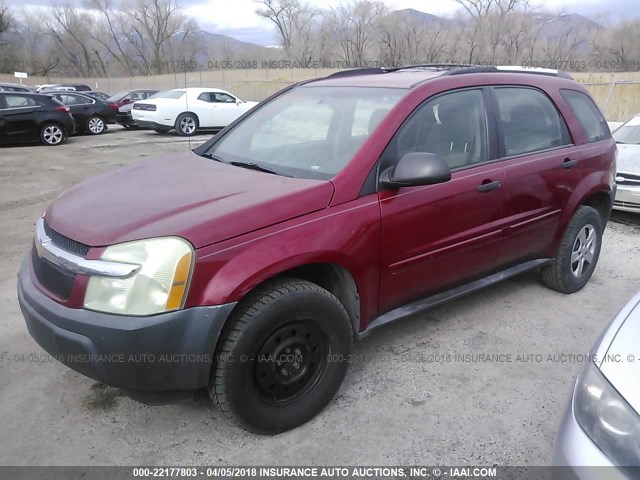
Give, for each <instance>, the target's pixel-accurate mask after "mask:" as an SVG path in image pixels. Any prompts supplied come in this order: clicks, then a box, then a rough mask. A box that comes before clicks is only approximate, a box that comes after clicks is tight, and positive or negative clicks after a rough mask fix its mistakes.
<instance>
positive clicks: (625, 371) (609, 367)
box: [598, 294, 640, 414]
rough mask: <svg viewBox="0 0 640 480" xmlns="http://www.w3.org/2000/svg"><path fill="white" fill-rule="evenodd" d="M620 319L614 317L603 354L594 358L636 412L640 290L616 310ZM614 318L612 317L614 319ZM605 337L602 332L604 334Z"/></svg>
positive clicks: (639, 395)
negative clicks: (620, 320) (609, 337)
mask: <svg viewBox="0 0 640 480" xmlns="http://www.w3.org/2000/svg"><path fill="white" fill-rule="evenodd" d="M621 316H622V317H624V318H622V320H623V323H622V324H620V322H616V321H614V322H613V323H612V327H614V328H616V327H618V326H619V328H617V331H616V332H615V333H614V335H615V336H613V340H611V343H610V345H609V348H608V349H607V352H606V357H604V358H600V359H598V361H599V362H602V363H601V364H600V371H601V372H602V374H603V375H604V376H605V377H607V380H609V382H610V383H611V385H613V386H614V388H615V389H616V390H617V391H618V393H620V395H622V396H623V397H624V398H625V399H626V401H627V402H628V403H629V405H631V407H632V408H633V409H634V410H635V411H636V412H637V413H638V414H640V357H639V356H638V355H640V351H639V349H638V338H640V294H638V295H636V297H635V298H634V299H633V300H632V301H631V302H630V303H629V304H628V305H627V306H626V307H625V308H624V309H623V310H622V311H621V312H620V315H619V317H618V318H620V317H621ZM618 318H617V319H616V320H618ZM605 338H606V335H605Z"/></svg>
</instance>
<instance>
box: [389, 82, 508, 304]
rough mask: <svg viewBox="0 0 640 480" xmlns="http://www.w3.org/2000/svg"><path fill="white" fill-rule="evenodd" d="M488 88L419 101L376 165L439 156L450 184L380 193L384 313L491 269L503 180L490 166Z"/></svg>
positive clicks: (497, 167) (497, 239)
mask: <svg viewBox="0 0 640 480" xmlns="http://www.w3.org/2000/svg"><path fill="white" fill-rule="evenodd" d="M487 98H489V97H488V90H485V91H483V89H480V88H474V89H466V90H460V91H454V92H448V93H445V94H443V95H439V96H437V97H435V98H432V99H429V100H427V101H426V102H424V103H423V104H422V105H421V106H420V107H418V109H417V110H416V111H415V112H414V113H413V114H412V115H411V117H409V119H408V120H407V121H406V122H405V123H404V125H403V126H402V127H401V128H400V129H399V131H398V132H397V133H396V135H395V137H394V139H393V140H392V141H391V143H390V144H389V146H388V147H387V149H386V150H385V152H384V154H383V156H382V158H381V159H380V164H381V165H380V169H381V171H382V170H385V169H386V168H389V167H392V166H393V165H394V164H395V162H397V160H398V159H399V158H401V157H402V156H403V155H405V154H407V153H410V152H431V153H436V154H438V155H440V156H441V157H442V158H443V159H444V160H445V161H446V162H447V163H448V164H449V166H450V167H451V169H452V172H453V173H452V178H451V180H450V181H448V182H445V183H442V184H438V185H430V186H421V187H405V188H401V189H399V190H382V191H380V192H379V194H378V195H379V199H380V209H381V216H382V224H381V225H382V248H381V278H380V295H379V297H380V305H379V308H380V310H381V311H382V312H386V311H389V310H391V309H393V308H396V307H398V306H400V305H402V304H405V303H407V302H409V301H412V300H415V299H418V298H422V297H426V296H428V295H431V294H434V293H437V292H438V291H440V290H443V289H446V288H447V287H450V286H453V285H455V284H457V283H464V282H465V281H467V280H469V279H471V278H473V277H478V276H483V275H484V274H486V273H487V272H489V271H491V270H492V269H493V268H494V264H495V257H496V250H497V248H498V247H499V245H500V240H501V228H502V220H503V206H504V189H503V188H502V186H503V184H504V181H505V174H504V171H503V168H502V165H501V164H500V163H499V162H494V161H493V160H495V157H496V156H497V152H494V150H495V145H496V142H495V141H492V138H493V139H495V135H494V132H493V131H492V130H493V128H492V125H493V123H492V122H491V121H487V120H488V119H490V118H491V117H490V115H489V114H488V113H487V109H486V105H487Z"/></svg>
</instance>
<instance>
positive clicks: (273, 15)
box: [256, 0, 300, 49]
mask: <svg viewBox="0 0 640 480" xmlns="http://www.w3.org/2000/svg"><path fill="white" fill-rule="evenodd" d="M256 2H257V3H258V4H260V5H262V7H261V8H258V9H257V10H256V14H257V15H258V16H260V17H262V18H266V19H267V20H269V21H270V22H272V23H273V24H274V25H275V27H276V29H277V30H278V35H279V37H280V44H281V45H282V46H283V47H284V48H287V49H288V48H291V43H292V36H293V26H294V22H295V19H296V17H297V16H298V13H299V11H300V2H298V0H256Z"/></svg>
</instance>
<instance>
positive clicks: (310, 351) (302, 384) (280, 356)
mask: <svg viewBox="0 0 640 480" xmlns="http://www.w3.org/2000/svg"><path fill="white" fill-rule="evenodd" d="M328 349H329V348H328V341H327V336H326V335H325V333H324V332H323V331H322V330H321V329H320V327H319V326H318V325H316V324H315V323H313V322H312V321H311V320H310V319H308V318H300V319H296V320H294V321H292V322H289V323H287V324H285V325H282V326H280V327H278V328H277V329H275V330H274V331H273V332H272V333H271V334H270V335H269V336H268V337H267V339H266V340H265V342H264V343H263V344H262V346H261V347H260V348H259V349H258V354H257V357H256V358H255V366H254V371H253V379H254V382H255V387H256V388H257V390H258V392H259V394H260V395H261V396H262V397H263V398H264V399H265V400H266V401H267V402H269V403H272V404H283V403H290V402H294V401H296V400H298V399H300V398H301V397H303V396H304V395H306V394H307V393H308V392H309V391H310V390H311V389H312V388H313V387H314V386H315V385H316V384H317V383H318V381H319V380H320V379H321V378H322V376H323V374H324V372H325V371H326V369H327V365H328V353H329V351H328Z"/></svg>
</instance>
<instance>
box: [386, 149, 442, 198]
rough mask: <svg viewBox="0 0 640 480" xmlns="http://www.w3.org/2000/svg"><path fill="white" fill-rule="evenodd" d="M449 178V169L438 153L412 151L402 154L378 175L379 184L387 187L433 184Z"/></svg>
mask: <svg viewBox="0 0 640 480" xmlns="http://www.w3.org/2000/svg"><path fill="white" fill-rule="evenodd" d="M449 180H451V169H450V168H449V165H447V162H445V161H444V160H443V159H442V158H441V157H440V156H439V155H436V154H435V153H426V152H412V153H407V154H406V155H405V156H403V157H402V158H401V159H400V160H399V161H398V163H397V164H396V166H395V167H391V168H389V169H387V170H385V171H384V172H382V174H381V175H380V184H381V185H382V186H383V187H385V188H389V189H393V190H397V189H399V188H401V187H417V186H422V185H434V184H436V183H444V182H448V181H449Z"/></svg>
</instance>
